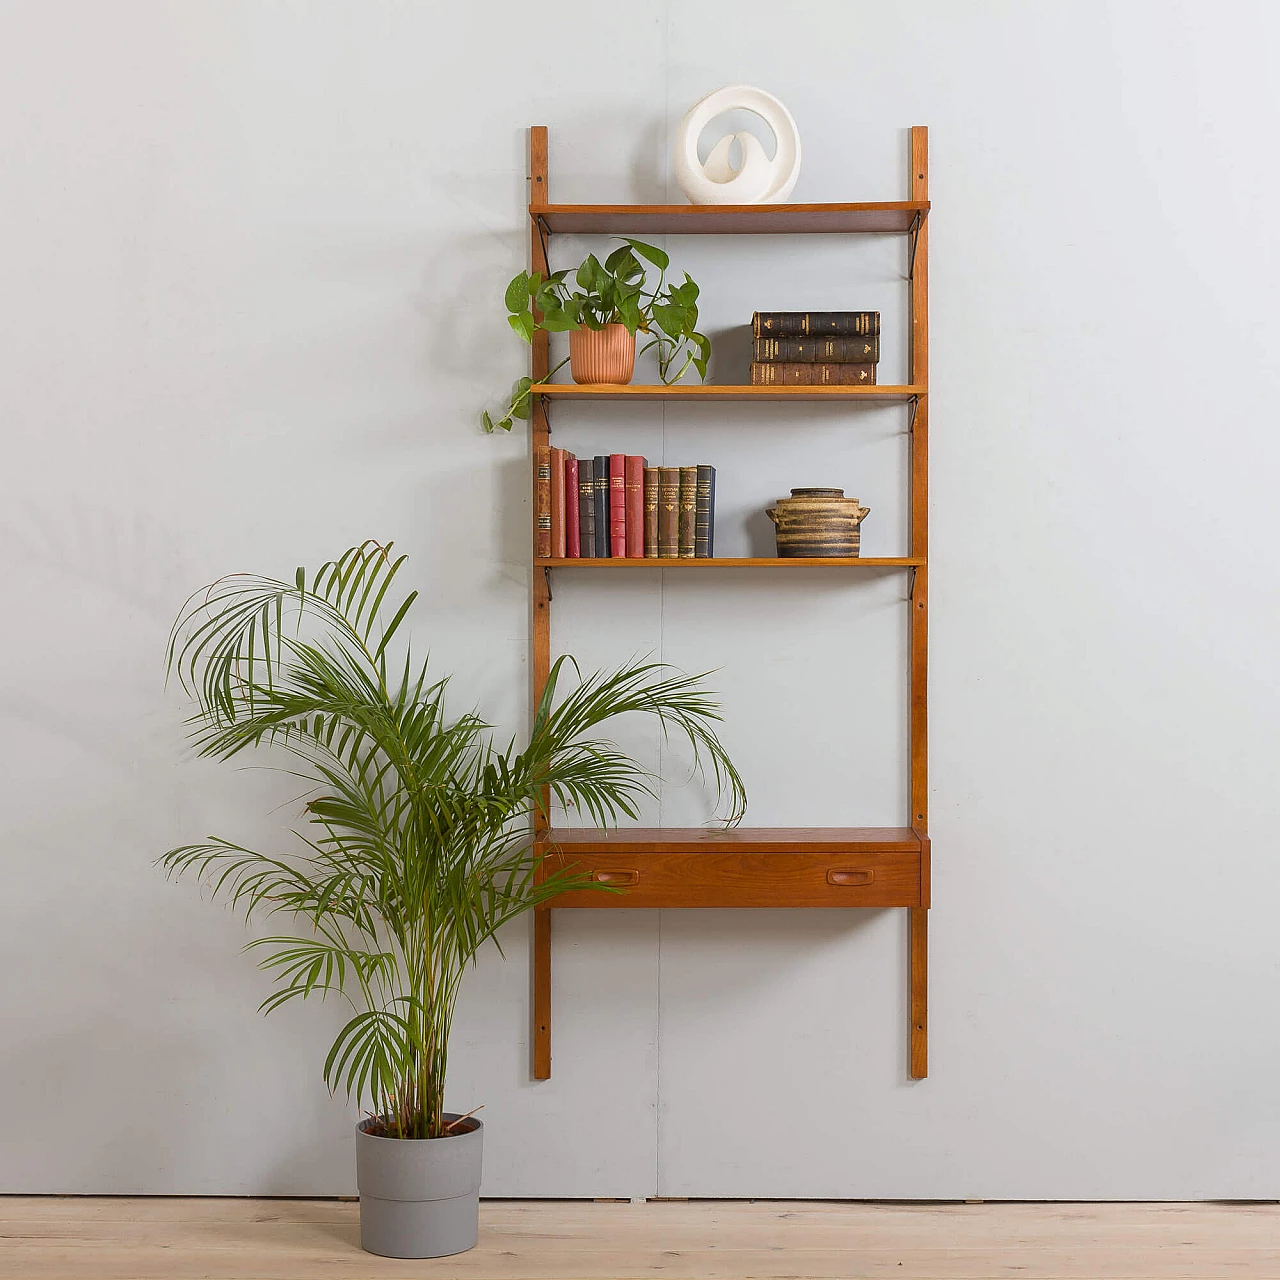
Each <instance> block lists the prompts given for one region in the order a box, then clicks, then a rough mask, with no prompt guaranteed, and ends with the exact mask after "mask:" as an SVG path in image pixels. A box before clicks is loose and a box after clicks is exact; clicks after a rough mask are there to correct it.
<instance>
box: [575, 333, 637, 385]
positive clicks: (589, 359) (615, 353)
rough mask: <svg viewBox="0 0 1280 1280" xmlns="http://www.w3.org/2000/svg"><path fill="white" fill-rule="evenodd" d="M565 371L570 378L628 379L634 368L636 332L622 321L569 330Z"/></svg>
mask: <svg viewBox="0 0 1280 1280" xmlns="http://www.w3.org/2000/svg"><path fill="white" fill-rule="evenodd" d="M569 371H570V372H571V373H572V374H573V380H574V382H584V383H594V382H613V383H628V382H630V381H631V375H632V374H633V373H635V371H636V335H635V334H634V333H630V332H628V330H627V326H626V325H625V324H607V325H605V327H604V328H603V329H587V328H582V329H573V330H571V331H570V333H569Z"/></svg>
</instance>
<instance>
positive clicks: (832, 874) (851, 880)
mask: <svg viewBox="0 0 1280 1280" xmlns="http://www.w3.org/2000/svg"><path fill="white" fill-rule="evenodd" d="M875 878H876V873H875V872H874V871H837V870H836V869H835V868H832V869H831V870H830V871H828V872H827V883H828V884H840V885H848V884H870V883H871V882H872V881H873V880H874V879H875Z"/></svg>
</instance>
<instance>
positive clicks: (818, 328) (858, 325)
mask: <svg viewBox="0 0 1280 1280" xmlns="http://www.w3.org/2000/svg"><path fill="white" fill-rule="evenodd" d="M879 332H880V313H879V312H878V311H757V312H756V313H755V315H753V316H752V317H751V335H752V337H755V338H869V337H871V336H872V335H873V334H878V333H879Z"/></svg>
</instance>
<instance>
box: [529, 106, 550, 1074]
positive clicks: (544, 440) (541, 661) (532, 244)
mask: <svg viewBox="0 0 1280 1280" xmlns="http://www.w3.org/2000/svg"><path fill="white" fill-rule="evenodd" d="M549 199H550V197H549V195H548V174H547V126H546V125H543V124H537V125H534V126H533V127H532V128H531V129H530V130H529V203H530V204H539V205H540V204H547V203H548V202H549ZM529 269H530V271H540V272H541V273H542V274H543V275H544V276H545V275H547V274H548V266H547V255H546V250H545V249H544V247H543V240H542V235H541V231H540V228H539V226H538V224H537V222H535V221H534V220H533V219H532V218H530V220H529ZM549 344H550V338H549V337H548V335H547V334H546V333H545V332H543V331H542V330H539V331H538V332H536V333H535V334H534V335H533V343H532V348H533V349H532V355H531V360H530V368H529V376H530V377H532V378H533V380H534V381H535V382H537V381H539V380H540V379H542V378H545V377H546V376H547V370H548V369H549V368H550V351H549ZM529 422H530V426H531V430H530V433H529V436H530V440H529V449H530V456H529V475H530V490H529V491H530V494H531V495H532V493H533V485H532V477H533V474H534V458H536V457H537V449H538V446H539V445H547V444H550V442H551V424H550V423H549V422H548V420H547V402H546V400H544V399H543V398H542V397H541V396H534V397H533V404H532V409H531V413H530V418H529ZM529 505H530V515H531V526H536V524H537V510H536V504H534V503H533V502H532V501H531V502H530V504H529ZM531 531H532V530H531ZM536 548H537V537H536V531H534V536H533V538H532V540H531V541H530V544H529V573H530V577H531V583H532V589H531V590H530V592H529V596H530V600H531V601H532V606H531V608H532V615H531V617H530V619H529V637H530V653H531V661H530V671H529V677H530V683H531V689H530V694H531V701H530V714H531V715H532V712H533V711H534V710H535V709H536V708H537V706H538V703H539V702H540V701H541V700H542V693H543V690H544V689H545V688H546V687H547V677H548V675H549V674H550V671H551V588H550V584H549V583H548V582H547V572H546V570H545V569H540V568H539V567H538V566H537V565H536V564H535V563H534V559H535V557H536ZM548 803H549V796H547V795H545V794H544V796H543V806H544V813H542V814H538V815H536V816H535V819H534V837H535V842H536V841H537V840H538V839H539V838H540V837H542V836H544V835H545V834H546V830H547V825H548V824H547V819H546V817H545V816H544V815H545V808H546V805H547V804H548ZM541 848H542V846H541V845H540V844H538V843H535V852H540V850H541ZM533 1078H534V1079H535V1080H549V1079H550V1078H551V911H550V909H549V908H547V907H536V908H535V909H534V912H533Z"/></svg>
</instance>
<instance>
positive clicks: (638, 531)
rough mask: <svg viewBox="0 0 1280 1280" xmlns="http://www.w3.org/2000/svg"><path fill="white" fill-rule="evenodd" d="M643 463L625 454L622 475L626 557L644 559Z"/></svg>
mask: <svg viewBox="0 0 1280 1280" xmlns="http://www.w3.org/2000/svg"><path fill="white" fill-rule="evenodd" d="M644 463H645V460H644V459H643V458H641V457H637V456H636V455H635V454H631V453H629V454H627V461H626V467H625V470H624V475H625V477H626V487H627V559H628V560H643V559H644Z"/></svg>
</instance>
